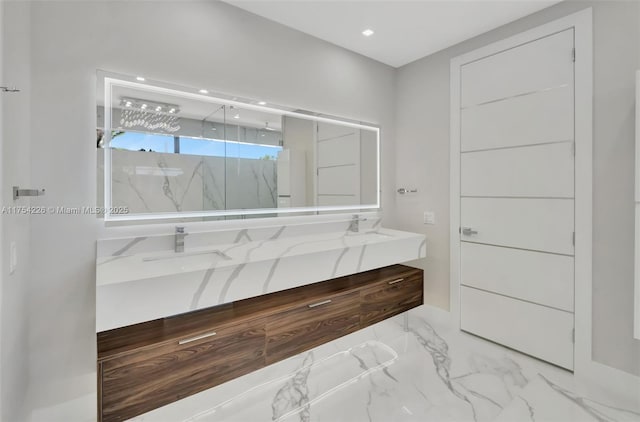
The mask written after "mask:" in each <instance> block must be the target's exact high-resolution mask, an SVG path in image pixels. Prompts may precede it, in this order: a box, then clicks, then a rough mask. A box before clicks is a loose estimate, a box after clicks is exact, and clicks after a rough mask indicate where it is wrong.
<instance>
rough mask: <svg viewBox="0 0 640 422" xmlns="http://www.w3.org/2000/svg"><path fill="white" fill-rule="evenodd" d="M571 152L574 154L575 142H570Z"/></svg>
mask: <svg viewBox="0 0 640 422" xmlns="http://www.w3.org/2000/svg"><path fill="white" fill-rule="evenodd" d="M571 154H573V156H574V157H575V156H576V143H575V142H572V143H571Z"/></svg>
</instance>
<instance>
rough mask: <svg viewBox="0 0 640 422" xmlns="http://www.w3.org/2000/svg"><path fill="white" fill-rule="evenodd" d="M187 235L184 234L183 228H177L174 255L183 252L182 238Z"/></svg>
mask: <svg viewBox="0 0 640 422" xmlns="http://www.w3.org/2000/svg"><path fill="white" fill-rule="evenodd" d="M188 235H189V234H188V233H185V232H184V227H182V226H177V227H176V233H175V236H174V244H175V251H176V253H179V252H184V238H185V237H187V236H188Z"/></svg>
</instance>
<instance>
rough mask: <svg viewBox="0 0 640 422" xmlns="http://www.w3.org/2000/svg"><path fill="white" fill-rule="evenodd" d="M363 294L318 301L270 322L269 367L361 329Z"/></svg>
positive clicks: (273, 317) (278, 315)
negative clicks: (361, 298)
mask: <svg viewBox="0 0 640 422" xmlns="http://www.w3.org/2000/svg"><path fill="white" fill-rule="evenodd" d="M359 299H360V295H359V292H357V291H354V292H352V293H348V294H343V295H341V296H330V297H324V298H318V299H317V300H314V301H312V302H308V303H305V304H303V305H301V306H298V307H295V308H293V309H290V310H288V311H286V312H282V313H280V314H277V315H273V316H272V317H270V318H269V319H268V320H267V347H266V349H267V350H266V361H267V364H271V363H274V362H278V361H280V360H282V359H285V358H287V357H289V356H293V355H295V354H297V353H301V352H304V351H305V350H309V349H312V348H314V347H316V346H319V345H321V344H323V343H326V342H328V341H331V340H335V339H337V338H339V337H342V336H344V335H346V334H349V333H351V332H353V331H356V330H357V329H358V328H359V322H360V315H359V306H358V302H359Z"/></svg>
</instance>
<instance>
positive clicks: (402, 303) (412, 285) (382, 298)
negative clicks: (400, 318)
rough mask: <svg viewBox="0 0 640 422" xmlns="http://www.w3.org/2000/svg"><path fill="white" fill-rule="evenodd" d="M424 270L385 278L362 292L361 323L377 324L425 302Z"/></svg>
mask: <svg viewBox="0 0 640 422" xmlns="http://www.w3.org/2000/svg"><path fill="white" fill-rule="evenodd" d="M422 279H423V277H422V271H416V272H413V273H410V274H408V275H407V274H403V275H402V276H399V277H398V278H394V279H391V280H384V281H381V282H379V283H376V284H374V285H373V286H371V287H367V288H365V289H362V291H361V292H360V294H361V300H360V323H361V325H362V327H365V326H367V325H371V324H375V323H376V322H380V321H382V320H385V319H387V318H389V317H392V316H394V315H397V314H400V313H402V312H405V311H408V310H409V309H412V308H415V307H416V306H420V305H422V303H423V287H422V285H423V282H422Z"/></svg>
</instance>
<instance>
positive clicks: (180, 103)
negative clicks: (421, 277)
mask: <svg viewBox="0 0 640 422" xmlns="http://www.w3.org/2000/svg"><path fill="white" fill-rule="evenodd" d="M98 81H99V83H98V85H99V87H98V104H97V116H98V120H97V121H98V129H97V147H98V153H99V157H98V163H99V166H100V167H103V168H101V169H100V171H99V175H100V177H101V178H102V177H103V178H104V179H103V180H102V181H99V186H100V189H101V190H102V189H103V190H102V192H99V196H100V197H101V198H104V208H105V214H104V218H105V220H145V219H164V218H190V217H191V218H211V219H216V218H237V217H247V216H280V215H289V214H291V213H319V212H331V211H345V210H367V209H376V208H379V207H380V171H379V168H380V166H379V161H380V130H379V128H378V127H376V126H374V125H371V124H363V123H360V122H354V121H349V120H346V119H340V118H336V117H329V116H325V115H318V114H314V113H310V112H306V111H300V110H293V109H288V108H285V107H280V106H274V105H271V104H269V103H268V102H267V101H263V100H262V99H254V100H249V99H241V98H237V97H229V96H225V95H221V94H214V93H210V92H208V91H207V90H205V89H199V88H188V87H181V86H175V85H172V84H167V83H160V82H152V81H148V80H145V79H144V78H142V77H134V76H123V75H115V74H112V73H106V72H99V74H98Z"/></svg>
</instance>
